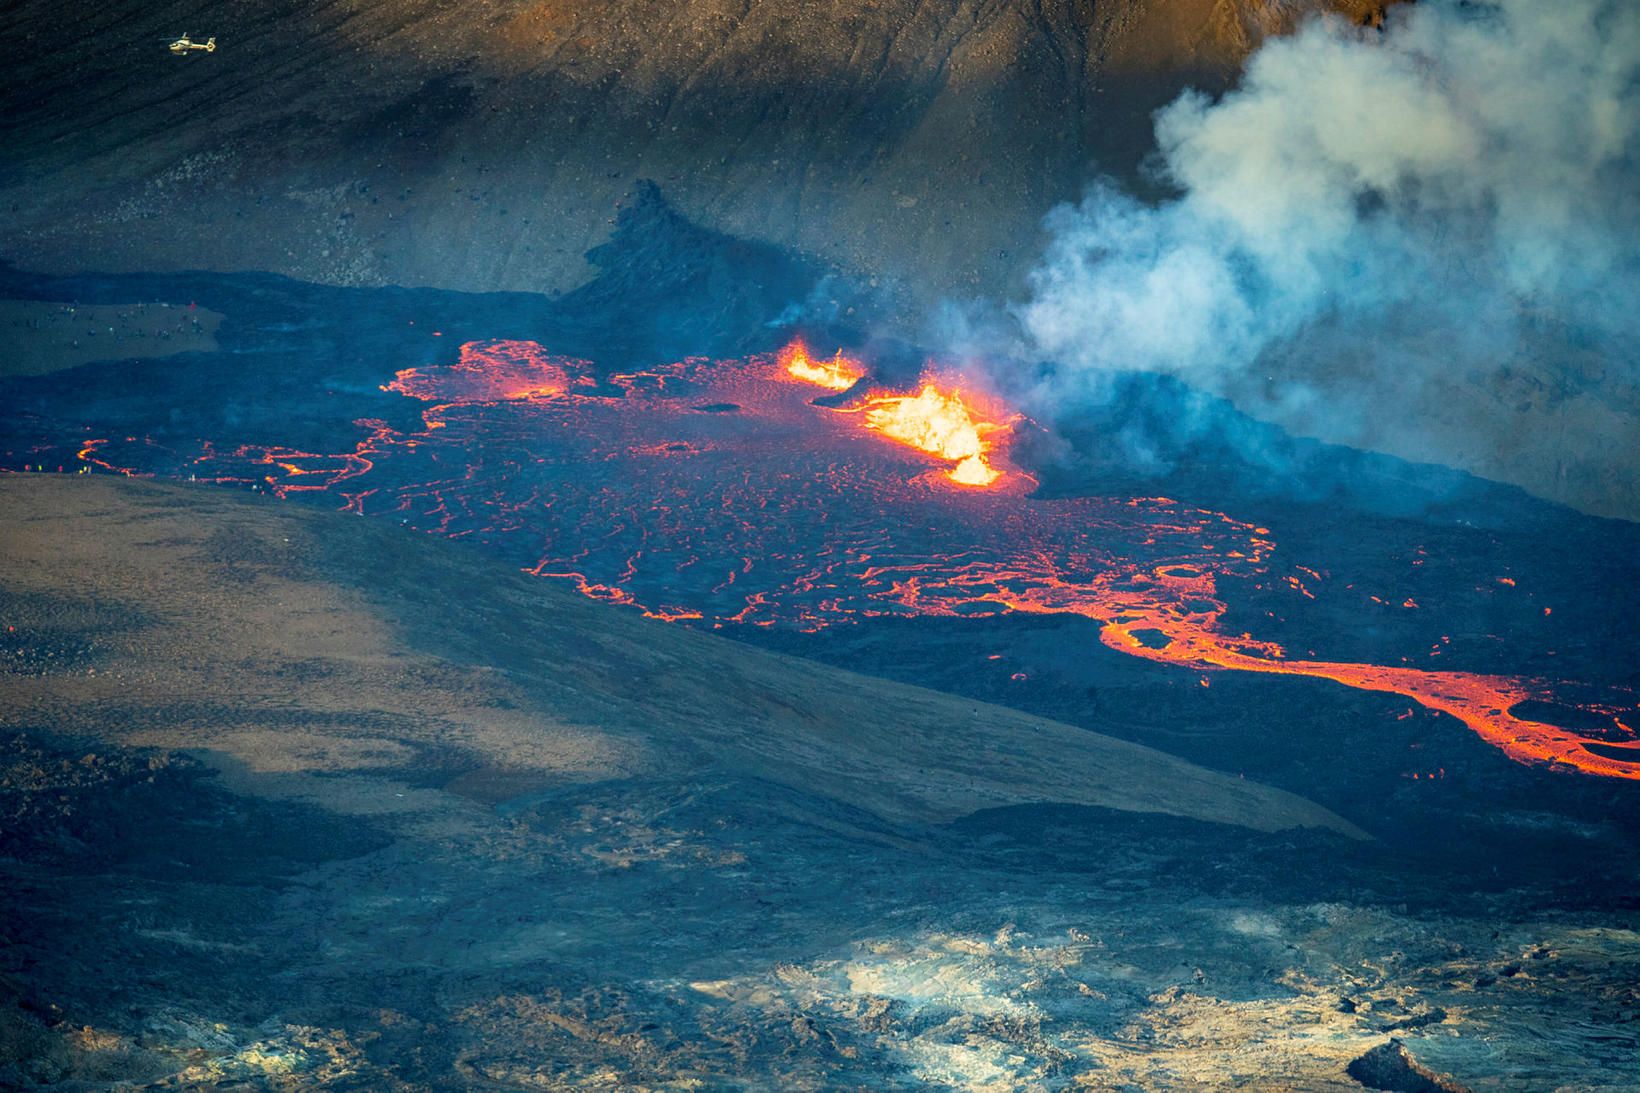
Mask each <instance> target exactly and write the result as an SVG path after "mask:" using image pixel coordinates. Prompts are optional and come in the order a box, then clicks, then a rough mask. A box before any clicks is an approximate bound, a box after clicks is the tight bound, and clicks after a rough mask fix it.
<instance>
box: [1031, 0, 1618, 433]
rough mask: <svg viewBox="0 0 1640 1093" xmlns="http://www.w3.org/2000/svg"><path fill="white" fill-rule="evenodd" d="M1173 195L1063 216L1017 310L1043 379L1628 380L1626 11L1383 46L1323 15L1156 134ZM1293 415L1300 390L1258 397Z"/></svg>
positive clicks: (1416, 21) (1436, 10)
mask: <svg viewBox="0 0 1640 1093" xmlns="http://www.w3.org/2000/svg"><path fill="white" fill-rule="evenodd" d="M1157 141H1158V145H1159V148H1160V159H1159V166H1160V169H1161V171H1162V173H1163V175H1164V177H1165V179H1166V180H1167V181H1169V182H1171V183H1172V184H1173V185H1174V186H1175V187H1176V189H1177V194H1178V196H1177V197H1176V198H1174V199H1172V200H1169V201H1166V202H1163V203H1162V204H1160V205H1155V206H1153V205H1147V204H1144V203H1141V202H1139V201H1137V200H1135V199H1133V198H1131V197H1129V196H1126V195H1124V194H1123V193H1121V192H1119V191H1117V190H1115V189H1114V188H1111V187H1108V186H1102V187H1099V188H1096V189H1095V190H1094V191H1092V192H1091V193H1090V194H1089V195H1088V196H1087V198H1086V199H1085V200H1084V201H1083V202H1082V203H1081V204H1080V205H1079V206H1075V207H1071V206H1067V207H1063V208H1060V209H1058V210H1057V211H1055V212H1054V213H1053V214H1052V215H1051V216H1050V217H1049V221H1048V226H1049V228H1050V231H1051V233H1052V237H1053V242H1052V244H1051V246H1050V248H1049V250H1048V253H1047V255H1046V257H1045V259H1044V261H1043V263H1042V264H1041V266H1040V267H1039V268H1038V269H1037V270H1036V271H1035V273H1034V275H1033V278H1032V292H1031V296H1030V299H1029V300H1028V301H1027V302H1026V303H1025V304H1023V305H1022V306H1021V307H1020V309H1019V313H1018V315H1019V318H1020V320H1021V321H1022V323H1023V325H1024V328H1025V331H1026V334H1027V337H1028V341H1029V343H1030V348H1031V353H1032V355H1033V356H1036V357H1038V358H1047V359H1052V360H1054V361H1057V362H1059V364H1060V366H1061V367H1060V368H1058V369H1057V370H1056V371H1055V373H1054V377H1055V378H1054V379H1053V381H1052V382H1051V384H1050V385H1049V386H1047V387H1045V388H1044V389H1043V390H1042V391H1041V392H1040V394H1041V396H1042V397H1043V399H1044V400H1055V401H1061V402H1063V401H1064V400H1065V399H1067V398H1070V399H1072V400H1074V398H1075V397H1076V396H1077V395H1078V394H1079V393H1080V394H1084V395H1090V394H1093V393H1095V392H1097V391H1098V390H1099V389H1100V388H1101V385H1102V384H1103V382H1104V378H1105V377H1108V376H1109V375H1111V374H1113V373H1115V372H1126V371H1135V370H1137V371H1149V372H1165V373H1171V374H1174V375H1177V376H1179V377H1181V378H1182V379H1184V380H1186V381H1188V382H1190V383H1191V384H1193V385H1196V386H1198V387H1202V388H1205V389H1207V390H1209V391H1224V390H1229V389H1233V388H1234V387H1236V385H1237V383H1238V382H1240V381H1245V380H1246V379H1248V378H1249V377H1250V376H1251V375H1252V374H1253V373H1254V372H1255V370H1256V372H1257V375H1258V377H1259V378H1260V379H1262V377H1263V373H1264V371H1265V370H1266V368H1267V366H1269V365H1270V362H1271V361H1272V359H1276V358H1284V359H1287V360H1293V359H1296V358H1304V359H1306V360H1310V361H1317V360H1324V359H1325V358H1326V357H1327V356H1328V355H1333V354H1337V355H1340V356H1341V357H1349V358H1351V359H1353V360H1355V361H1357V362H1366V363H1365V364H1364V367H1366V368H1367V369H1369V370H1371V371H1373V372H1374V373H1376V374H1375V375H1373V376H1372V377H1370V380H1368V381H1364V382H1363V383H1362V384H1360V385H1359V389H1360V391H1361V392H1362V398H1363V401H1362V402H1361V403H1360V404H1358V405H1355V406H1353V407H1338V408H1336V412H1339V413H1352V414H1356V415H1370V414H1372V413H1376V412H1380V411H1381V410H1382V409H1383V406H1382V405H1374V404H1372V399H1373V398H1375V397H1376V398H1382V397H1385V396H1391V397H1393V396H1397V395H1402V394H1405V393H1406V391H1408V390H1409V389H1410V388H1411V387H1413V386H1416V385H1419V384H1421V383H1423V382H1425V381H1426V380H1427V379H1428V378H1429V377H1431V376H1433V375H1436V374H1441V375H1443V377H1444V378H1445V379H1447V380H1451V379H1452V378H1453V377H1462V376H1464V375H1466V374H1470V373H1471V372H1472V371H1473V370H1474V369H1477V368H1488V367H1496V366H1497V365H1499V364H1500V363H1502V362H1505V361H1507V360H1509V359H1511V358H1513V357H1516V356H1517V355H1518V354H1521V353H1523V352H1525V351H1526V348H1525V347H1533V351H1534V352H1536V351H1540V350H1541V348H1542V346H1543V345H1544V344H1545V342H1546V340H1547V342H1550V343H1553V344H1556V345H1571V346H1575V347H1576V350H1577V352H1579V353H1582V354H1585V355H1587V354H1590V353H1594V354H1598V355H1600V357H1601V358H1602V359H1603V361H1604V362H1605V365H1606V366H1609V368H1610V369H1612V370H1614V371H1613V372H1612V374H1611V375H1609V376H1607V377H1606V379H1607V381H1609V382H1616V383H1620V384H1624V385H1633V384H1635V383H1640V363H1637V362H1640V352H1637V350H1636V344H1637V343H1636V337H1637V335H1640V170H1637V167H1640V2H1636V0H1555V2H1553V3H1546V2H1544V0H1494V2H1490V3H1470V2H1464V0H1428V2H1425V3H1420V4H1416V5H1401V6H1397V7H1396V8H1394V9H1392V13H1391V16H1390V18H1389V20H1388V22H1387V24H1386V26H1385V27H1384V29H1383V30H1382V31H1379V30H1371V29H1363V28H1360V27H1355V26H1351V25H1348V24H1346V23H1344V22H1342V21H1338V20H1330V19H1322V20H1316V21H1314V22H1311V23H1309V24H1308V25H1307V26H1305V27H1304V28H1302V29H1301V30H1300V31H1299V32H1298V33H1296V34H1295V35H1293V36H1291V37H1288V38H1279V39H1274V40H1271V41H1270V42H1269V43H1268V44H1266V45H1265V46H1264V47H1263V48H1262V49H1261V50H1260V51H1259V52H1258V53H1257V54H1256V55H1255V56H1254V57H1253V58H1252V59H1251V60H1250V62H1249V65H1248V68H1247V71H1246V73H1245V78H1244V79H1243V81H1242V83H1241V84H1240V85H1239V87H1238V88H1237V89H1236V90H1234V91H1232V92H1230V93H1228V94H1226V95H1225V96H1223V97H1222V98H1221V99H1219V100H1217V101H1212V100H1209V99H1208V98H1206V97H1204V96H1202V95H1199V94H1188V95H1186V96H1184V97H1183V98H1181V99H1179V100H1178V101H1176V102H1175V103H1173V104H1172V105H1171V106H1169V107H1168V108H1167V109H1165V110H1164V111H1162V112H1161V113H1160V114H1159V115H1158V118H1157ZM1271 397H1274V398H1289V399H1303V398H1305V397H1306V395H1305V393H1304V392H1303V391H1302V390H1296V391H1288V392H1286V393H1284V394H1279V395H1272V396H1271Z"/></svg>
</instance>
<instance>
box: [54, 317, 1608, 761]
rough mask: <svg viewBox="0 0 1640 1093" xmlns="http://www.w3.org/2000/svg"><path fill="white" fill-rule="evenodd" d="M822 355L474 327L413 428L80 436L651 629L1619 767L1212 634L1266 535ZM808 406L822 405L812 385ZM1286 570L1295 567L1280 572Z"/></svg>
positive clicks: (1480, 714)
mask: <svg viewBox="0 0 1640 1093" xmlns="http://www.w3.org/2000/svg"><path fill="white" fill-rule="evenodd" d="M865 377H866V370H865V369H864V368H863V367H862V366H860V365H859V362H855V361H851V360H850V359H849V358H847V357H845V356H843V355H842V354H839V355H837V356H836V357H834V358H832V359H830V360H814V359H811V358H809V357H808V355H807V353H806V352H804V351H802V350H801V348H800V347H793V348H792V349H788V351H787V352H786V353H784V354H782V355H781V356H779V357H776V356H772V355H770V356H758V357H752V358H749V359H746V360H741V361H706V360H700V359H693V360H686V361H682V362H679V363H677V364H674V365H670V366H668V367H665V368H660V369H656V370H653V371H647V372H640V373H633V374H626V375H616V376H612V377H606V378H605V379H604V380H602V381H599V380H596V379H594V370H593V369H592V368H591V366H590V365H589V364H587V363H586V362H583V361H576V360H572V359H567V358H561V357H554V356H551V355H549V354H548V353H547V352H546V351H545V350H544V349H543V348H542V347H540V346H538V345H536V344H534V343H528V342H476V343H469V344H468V345H466V346H464V347H463V348H462V353H461V359H460V360H459V362H458V363H456V364H454V365H449V366H440V367H426V368H414V369H406V370H404V371H401V372H399V373H398V374H397V375H396V377H394V378H393V379H392V380H391V382H390V383H388V384H387V385H386V389H388V390H390V391H394V392H397V393H399V394H402V395H403V396H404V397H406V398H411V399H416V400H420V401H422V402H425V403H426V407H425V408H424V410H423V413H422V420H423V425H424V427H423V428H422V429H421V430H419V431H415V432H412V433H408V434H406V433H400V432H397V431H395V430H393V429H391V428H389V427H387V426H386V425H385V424H383V423H381V422H377V421H360V422H358V423H356V424H357V427H358V430H359V440H358V443H357V445H356V447H355V448H354V450H352V451H348V452H342V453H313V452H303V451H297V450H294V449H280V448H261V447H241V448H234V449H228V448H226V447H223V446H221V445H211V444H206V445H202V446H201V447H200V449H199V450H197V451H190V452H174V451H169V450H163V449H160V448H158V447H156V446H154V445H152V444H149V443H147V442H145V441H142V440H140V439H135V440H125V441H102V440H99V441H90V442H88V443H86V444H85V445H84V446H83V447H82V448H81V449H80V450H79V453H78V454H79V458H80V459H81V460H82V461H83V462H85V463H87V464H91V465H93V466H96V467H101V468H105V469H109V470H117V471H121V472H125V473H144V474H149V473H157V474H165V475H172V476H184V477H186V476H193V477H197V478H201V479H213V480H219V481H230V482H250V483H256V484H259V485H261V487H262V488H266V489H270V490H272V491H273V492H276V493H278V494H280V495H286V494H290V493H293V492H298V491H327V492H330V493H332V494H334V495H336V497H337V499H338V503H339V504H341V505H342V506H344V507H345V508H346V509H348V510H350V511H352V512H356V513H359V514H361V515H366V514H369V515H391V516H393V517H395V518H397V519H400V520H402V521H404V522H406V523H408V524H410V525H412V526H415V527H418V528H423V529H426V530H430V531H438V532H441V533H443V534H446V535H449V536H453V537H478V538H483V539H487V540H503V539H505V540H507V543H506V545H507V547H508V549H509V550H510V551H514V552H516V551H519V550H522V551H524V552H525V553H526V555H527V556H528V557H529V558H530V559H531V560H530V563H529V566H528V568H529V570H530V572H533V573H536V574H538V575H541V576H546V577H554V578H559V579H562V580H566V581H570V582H573V584H574V585H575V587H577V588H579V589H580V591H581V592H582V593H584V594H586V595H588V596H592V597H596V598H599V599H605V600H610V601H614V602H617V603H623V604H629V605H633V606H634V607H637V608H640V609H642V610H643V611H645V612H646V613H647V614H649V615H651V616H653V617H656V618H661V619H668V620H699V621H700V623H701V624H702V625H715V626H719V627H722V626H733V625H748V626H777V625H780V626H792V627H798V628H802V629H809V630H814V629H819V628H822V627H826V626H830V625H835V624H839V623H847V622H851V621H853V620H857V619H861V618H865V617H870V616H885V615H902V616H905V615H909V616H917V615H922V616H928V615H941V616H974V615H995V614H1000V613H1006V612H1031V613H1044V614H1046V613H1074V614H1078V615H1083V616H1086V617H1087V618H1089V619H1092V620H1095V621H1096V622H1097V623H1098V624H1099V626H1100V631H1099V632H1100V635H1101V639H1102V640H1103V642H1104V643H1105V644H1106V645H1108V646H1109V647H1111V648H1112V649H1116V650H1120V651H1121V652H1123V653H1128V654H1131V655H1133V656H1137V657H1144V658H1146V659H1149V660H1153V661H1159V662H1163V663H1166V664H1172V665H1177V666H1180V667H1181V668H1189V669H1192V670H1196V671H1198V672H1202V673H1204V682H1205V681H1206V676H1205V673H1211V672H1215V671H1227V670H1228V671H1240V672H1259V673H1275V674H1282V675H1294V676H1309V677H1315V678H1320V679H1327V680H1332V681H1334V682H1337V683H1340V684H1343V685H1345V686H1349V687H1356V688H1361V689H1365V690H1371V691H1382V692H1390V693H1394V694H1399V695H1404V696H1406V697H1407V698H1409V699H1412V700H1414V701H1416V702H1417V703H1419V704H1421V705H1423V706H1425V707H1427V708H1429V709H1432V710H1439V711H1442V712H1444V713H1447V714H1450V715H1451V716H1452V717H1454V718H1457V719H1458V720H1459V721H1461V722H1462V723H1463V724H1465V725H1467V726H1468V727H1469V728H1470V729H1471V730H1473V731H1474V732H1475V733H1477V734H1478V735H1480V736H1481V737H1482V738H1483V739H1485V740H1486V741H1488V742H1489V743H1491V744H1493V745H1495V746H1496V747H1498V748H1500V749H1502V750H1503V751H1504V752H1505V753H1507V754H1508V755H1509V756H1511V757H1512V758H1514V759H1516V760H1518V761H1520V762H1523V763H1545V764H1553V765H1555V766H1557V767H1558V768H1560V769H1571V770H1576V771H1580V772H1583V773H1586V774H1593V775H1604V776H1610V777H1617V778H1640V741H1637V740H1636V739H1635V736H1636V734H1635V733H1634V732H1633V731H1631V730H1630V729H1629V728H1628V727H1627V726H1626V725H1624V724H1623V723H1622V722H1621V721H1618V720H1616V717H1617V716H1618V715H1619V713H1620V710H1619V709H1618V708H1616V707H1613V708H1606V707H1601V706H1587V705H1586V706H1584V707H1583V708H1584V710H1585V711H1586V712H1589V713H1593V714H1595V715H1598V716H1601V717H1605V718H1607V719H1608V720H1609V722H1610V724H1611V726H1612V728H1611V730H1610V731H1608V732H1606V733H1605V734H1604V735H1603V736H1602V737H1601V738H1600V739H1598V740H1595V739H1590V738H1587V737H1584V736H1580V735H1578V734H1577V733H1574V732H1571V731H1569V730H1566V729H1563V728H1559V727H1556V726H1553V725H1548V724H1544V723H1541V722H1538V721H1531V720H1526V719H1524V718H1521V717H1517V716H1515V715H1514V714H1513V713H1512V712H1511V710H1512V709H1513V708H1514V707H1516V706H1517V705H1518V704H1519V703H1521V702H1523V701H1526V700H1529V699H1540V700H1553V699H1554V697H1555V694H1556V692H1557V690H1559V687H1558V685H1557V684H1555V683H1554V682H1552V681H1544V680H1535V679H1529V678H1523V677H1515V676H1504V675H1483V674H1474V673H1466V672H1459V671H1437V670H1425V669H1421V668H1415V667H1410V666H1405V665H1402V666H1391V665H1379V664H1365V663H1341V662H1333V661H1326V660H1317V659H1297V658H1294V657H1291V656H1289V655H1288V654H1287V653H1286V651H1285V650H1283V649H1282V648H1281V647H1279V646H1278V645H1276V644H1274V643H1272V642H1269V641H1263V640H1259V639H1257V638H1254V637H1252V636H1250V635H1246V634H1243V635H1240V636H1237V635H1233V634H1230V633H1228V632H1226V631H1227V629H1228V628H1227V627H1225V626H1223V625H1221V621H1222V616H1223V615H1224V614H1225V612H1226V611H1227V609H1228V608H1227V604H1226V601H1225V595H1226V593H1225V592H1224V589H1225V588H1226V587H1227V585H1228V584H1230V583H1234V582H1238V581H1247V582H1254V581H1261V580H1269V579H1271V578H1270V577H1269V576H1268V567H1269V563H1270V556H1271V553H1272V551H1273V549H1274V543H1273V541H1272V539H1271V535H1270V532H1269V531H1267V530H1266V529H1264V528H1262V527H1259V526H1256V525H1254V524H1251V523H1247V522H1244V521H1242V520H1238V519H1235V518H1233V517H1232V516H1229V515H1226V514H1224V513H1219V512H1212V511H1207V510H1204V509H1200V508H1195V507H1192V506H1191V505H1188V504H1183V503H1180V502H1176V501H1173V500H1169V499H1167V498H1160V497H1157V498H1141V499H1130V498H1123V499H1102V498H1086V497H1079V498H1055V499H1046V498H1036V497H1033V496H1032V495H1031V493H1032V488H1033V486H1034V483H1033V482H1032V480H1031V479H1030V478H1029V476H1028V475H1026V474H1024V473H1023V472H1022V471H1020V470H1019V469H1018V468H1016V467H1014V466H1012V465H1011V464H1009V462H1008V459H1007V434H1008V427H1009V423H1008V422H1007V421H1006V420H1004V419H1003V416H1002V415H1001V414H1000V413H997V412H995V411H994V410H993V411H992V412H989V413H987V412H985V411H983V410H979V409H975V407H978V406H983V405H984V402H983V400H981V399H976V398H974V397H973V396H972V395H964V394H962V393H959V392H958V391H956V390H954V389H953V388H952V387H951V386H950V385H949V384H946V383H942V382H941V381H940V380H939V378H938V377H930V379H929V381H928V382H927V383H926V384H925V385H924V386H923V387H922V389H921V390H920V391H919V392H916V393H906V392H886V391H874V390H864V391H861V390H859V388H861V387H865V386H868V385H869V380H867V379H865ZM817 399H821V400H822V401H821V402H817V401H816V400H817ZM1295 584H1296V582H1295Z"/></svg>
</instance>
